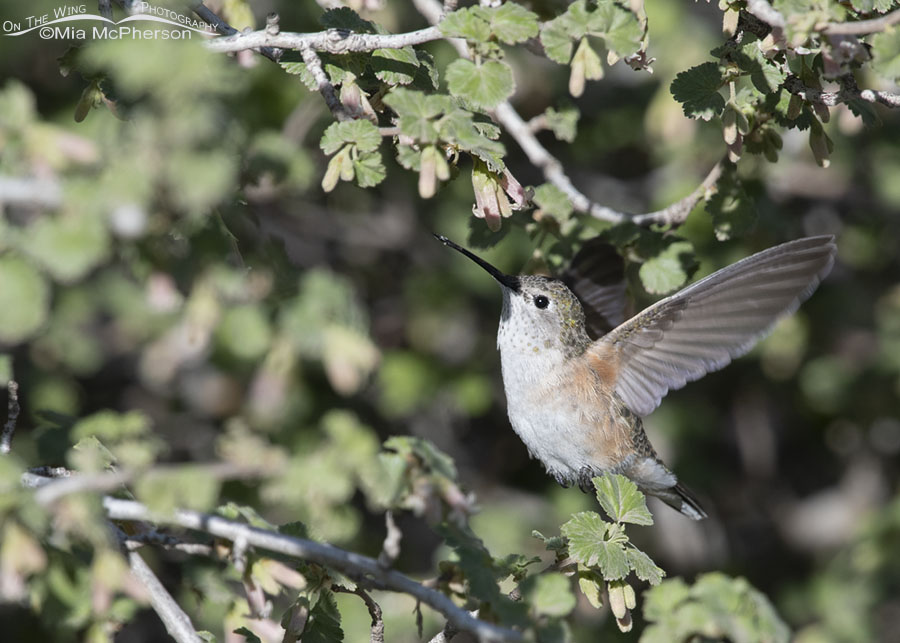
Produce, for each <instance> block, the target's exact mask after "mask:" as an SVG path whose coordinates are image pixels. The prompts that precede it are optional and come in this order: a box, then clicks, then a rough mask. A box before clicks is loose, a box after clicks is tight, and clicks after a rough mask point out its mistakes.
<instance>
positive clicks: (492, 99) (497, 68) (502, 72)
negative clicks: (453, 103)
mask: <svg viewBox="0 0 900 643" xmlns="http://www.w3.org/2000/svg"><path fill="white" fill-rule="evenodd" d="M446 77H447V88H448V89H449V90H450V93H451V94H453V95H454V96H458V97H459V98H463V99H465V100H466V101H468V102H469V103H471V104H472V105H474V106H475V107H479V108H483V109H493V108H494V107H496V106H497V105H499V104H500V103H501V102H503V101H504V100H506V99H507V98H509V96H511V95H512V93H513V91H514V90H515V80H514V79H513V73H512V69H510V67H509V65H507V64H506V63H504V62H500V61H499V60H488V61H487V62H483V63H481V64H476V63H473V62H472V61H471V60H465V59H462V58H460V59H457V60H454V61H453V62H452V63H450V65H448V66H447V73H446Z"/></svg>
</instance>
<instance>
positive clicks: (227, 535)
mask: <svg viewBox="0 0 900 643" xmlns="http://www.w3.org/2000/svg"><path fill="white" fill-rule="evenodd" d="M103 507H104V509H105V510H106V515H107V516H108V517H109V518H110V519H111V520H123V521H146V522H152V523H155V524H168V525H177V526H179V527H183V528H185V529H193V530H196V531H202V532H204V533H207V534H210V535H212V536H216V537H217V538H224V539H226V540H230V541H232V542H235V541H240V542H244V543H246V544H247V545H249V546H252V547H257V548H259V549H265V550H268V551H271V552H276V553H279V554H284V555H286V556H293V557H295V558H300V559H302V560H308V561H312V562H315V563H319V564H321V565H326V566H328V567H331V568H333V569H336V570H337V571H339V572H341V573H343V574H346V575H347V576H349V577H351V578H355V579H358V580H361V581H363V582H364V583H368V584H370V585H371V586H373V587H375V588H378V589H382V590H387V591H394V592H402V593H404V594H409V595H410V596H412V597H413V598H416V599H417V600H419V601H421V602H422V603H425V604H426V605H429V606H430V607H432V608H433V609H435V610H437V611H438V612H440V613H441V614H443V615H444V616H445V617H446V618H447V620H448V621H449V622H450V623H452V624H453V625H454V626H455V627H456V628H457V629H459V630H461V631H465V632H469V633H470V634H472V635H474V636H475V638H476V639H478V640H479V641H521V640H522V635H521V634H520V633H519V632H516V631H514V630H510V629H508V628H505V627H500V626H498V625H493V624H491V623H487V622H485V621H481V620H479V619H477V618H475V617H474V616H472V615H471V614H469V612H467V611H466V610H464V609H462V608H460V607H457V606H456V605H455V604H454V603H453V601H452V600H450V598H449V597H447V596H445V595H444V594H442V593H440V592H438V591H436V590H433V589H430V588H428V587H425V586H424V585H422V584H421V583H417V582H416V581H414V580H413V579H411V578H409V577H408V576H406V575H404V574H401V573H400V572H397V571H394V570H386V569H384V568H382V567H381V566H380V565H379V564H378V561H376V560H375V559H374V558H369V557H368V556H362V555H361V554H357V553H354V552H350V551H346V550H344V549H340V548H338V547H334V546H333V545H327V544H323V543H317V542H314V541H311V540H305V539H303V538H295V537H293V536H287V535H285V534H279V533H276V532H273V531H267V530H265V529H259V528H257V527H252V526H250V525H247V524H244V523H240V522H235V521H232V520H226V519H224V518H221V517H219V516H213V515H210V514H203V513H199V512H196V511H187V510H183V509H182V510H176V511H175V512H174V513H173V514H170V515H158V514H154V513H153V512H151V511H150V510H149V509H148V508H147V507H146V506H144V505H142V504H141V503H139V502H134V501H132V500H120V499H117V498H110V497H106V498H104V499H103Z"/></svg>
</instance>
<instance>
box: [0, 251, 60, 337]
mask: <svg viewBox="0 0 900 643" xmlns="http://www.w3.org/2000/svg"><path fill="white" fill-rule="evenodd" d="M49 301H50V290H49V288H48V287H47V282H46V281H45V280H44V278H43V276H41V273H39V272H38V271H37V269H35V268H34V267H33V266H32V265H31V264H28V263H26V262H25V261H23V260H22V259H20V258H19V257H16V256H14V255H5V256H2V257H0V341H2V342H6V343H9V344H15V343H18V342H21V341H23V340H25V339H27V338H28V337H29V336H30V335H31V334H32V333H34V332H35V331H36V330H37V329H38V328H40V327H41V325H43V323H44V322H45V321H46V319H47V309H48V306H49Z"/></svg>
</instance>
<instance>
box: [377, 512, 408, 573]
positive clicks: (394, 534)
mask: <svg viewBox="0 0 900 643" xmlns="http://www.w3.org/2000/svg"><path fill="white" fill-rule="evenodd" d="M384 524H385V528H386V529H387V533H386V534H385V536H384V544H382V545H381V553H380V554H378V564H379V565H381V566H382V567H383V568H384V569H390V568H391V567H393V566H394V562H395V561H396V560H397V556H399V555H400V540H401V539H402V538H403V532H402V531H400V528H399V527H398V526H397V523H396V522H394V512H392V511H386V512H385V513H384Z"/></svg>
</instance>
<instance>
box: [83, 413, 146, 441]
mask: <svg viewBox="0 0 900 643" xmlns="http://www.w3.org/2000/svg"><path fill="white" fill-rule="evenodd" d="M151 426H152V423H151V422H150V418H149V417H147V416H146V415H145V414H144V413H142V412H141V411H129V412H127V413H117V412H115V411H109V410H107V411H98V412H97V413H94V414H93V415H89V416H87V417H85V418H82V419H81V420H79V421H78V422H77V423H76V424H75V426H73V427H72V432H71V436H70V437H71V439H72V440H74V441H76V442H77V441H79V440H83V439H85V438H88V437H95V438H98V439H100V440H102V441H103V442H112V441H116V440H122V439H124V438H139V437H142V436H145V435H147V434H148V433H150V430H151Z"/></svg>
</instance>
